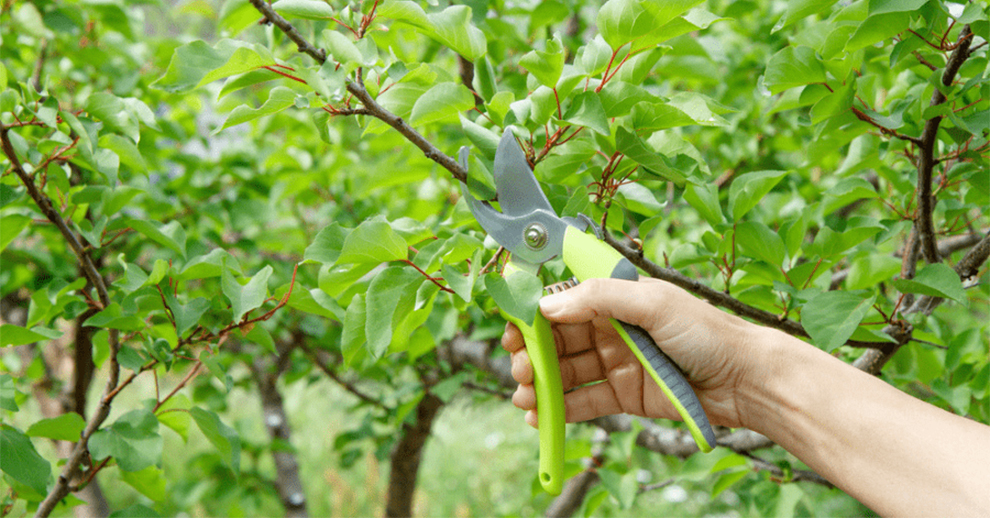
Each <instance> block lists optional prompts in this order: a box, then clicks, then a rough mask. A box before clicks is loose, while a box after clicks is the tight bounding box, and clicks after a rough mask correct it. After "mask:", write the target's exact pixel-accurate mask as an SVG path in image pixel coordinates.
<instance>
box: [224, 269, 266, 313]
mask: <svg viewBox="0 0 990 518" xmlns="http://www.w3.org/2000/svg"><path fill="white" fill-rule="evenodd" d="M272 271H273V269H272V266H271V265H268V266H265V267H264V268H262V269H261V270H259V271H258V273H256V274H255V275H254V277H251V279H250V280H249V281H248V282H247V284H245V285H243V286H242V285H241V283H239V282H237V279H235V278H234V276H233V275H232V274H231V273H230V270H224V272H223V277H222V279H221V283H220V285H221V288H222V289H223V294H224V295H226V296H227V299H229V300H230V306H231V307H230V310H231V311H232V312H233V314H234V315H233V321H234V322H240V321H241V318H242V317H243V316H244V315H245V314H247V312H248V311H251V310H252V309H255V308H258V307H260V306H261V305H262V304H263V303H264V302H265V299H266V298H268V278H269V277H271V275H272Z"/></svg>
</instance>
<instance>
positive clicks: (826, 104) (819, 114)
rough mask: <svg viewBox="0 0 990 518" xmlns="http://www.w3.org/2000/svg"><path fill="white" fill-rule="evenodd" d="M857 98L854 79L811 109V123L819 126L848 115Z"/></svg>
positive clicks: (823, 98)
mask: <svg viewBox="0 0 990 518" xmlns="http://www.w3.org/2000/svg"><path fill="white" fill-rule="evenodd" d="M855 96H856V81H855V79H854V80H851V81H847V82H846V84H844V85H842V86H841V87H839V88H837V89H836V90H835V91H834V92H830V93H829V94H828V95H826V96H825V97H822V98H821V99H820V100H819V101H818V102H816V103H815V105H814V106H812V107H811V123H812V124H818V123H820V122H822V121H824V120H826V119H828V118H830V117H835V116H836V115H842V114H844V113H846V112H847V111H848V110H849V108H850V107H852V103H853V99H854V98H855Z"/></svg>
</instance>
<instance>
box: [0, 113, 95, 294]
mask: <svg viewBox="0 0 990 518" xmlns="http://www.w3.org/2000/svg"><path fill="white" fill-rule="evenodd" d="M9 131H10V129H9V128H6V127H0V145H2V146H3V153H4V154H5V155H7V159H8V160H10V164H11V166H12V167H13V170H14V174H16V175H17V177H18V178H20V179H21V182H23V183H24V186H25V187H26V188H27V192H28V195H30V196H31V199H32V200H34V203H35V204H36V205H37V206H38V209H40V210H41V213H42V214H44V215H45V217H46V218H48V221H51V222H52V224H54V225H55V227H56V228H58V230H59V232H61V233H62V236H63V237H64V238H65V241H66V243H68V244H69V247H70V248H72V251H73V252H74V253H75V254H76V257H77V258H79V264H80V265H81V266H82V269H83V273H84V274H85V276H86V279H88V280H89V282H90V283H92V284H93V287H95V288H96V293H97V295H99V297H100V303H101V304H103V307H107V306H109V305H110V297H109V295H107V287H106V284H105V283H104V282H103V276H102V275H100V272H98V271H97V270H96V266H95V265H93V260H92V258H90V257H89V254H87V253H86V249H85V247H84V246H83V244H82V243H81V242H80V241H79V238H77V237H76V235H75V234H73V233H72V230H71V229H70V228H69V225H68V224H67V223H66V222H65V220H64V219H63V218H62V215H61V214H59V212H58V211H57V210H55V207H54V206H52V202H51V200H50V199H48V196H45V194H44V193H42V192H41V191H39V190H38V186H37V185H35V183H34V178H33V177H32V176H31V175H29V174H28V173H27V171H25V170H24V167H23V166H22V165H21V161H20V159H19V158H17V152H16V151H14V146H13V145H12V144H11V143H10V137H9V136H8V132H9Z"/></svg>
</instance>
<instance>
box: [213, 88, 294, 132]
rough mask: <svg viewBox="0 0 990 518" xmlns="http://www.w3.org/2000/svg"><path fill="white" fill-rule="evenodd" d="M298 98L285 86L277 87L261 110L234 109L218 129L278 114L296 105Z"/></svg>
mask: <svg viewBox="0 0 990 518" xmlns="http://www.w3.org/2000/svg"><path fill="white" fill-rule="evenodd" d="M297 97H299V96H298V95H297V94H296V93H295V92H294V91H292V90H291V89H289V88H287V87H284V86H276V87H275V88H272V90H271V91H270V92H268V100H267V101H265V104H262V105H261V106H260V107H259V108H251V107H250V106H244V105H242V106H238V107H237V108H234V110H233V111H232V112H230V115H228V116H227V120H225V121H223V126H221V127H220V128H219V129H217V131H220V130H224V129H227V128H229V127H231V126H236V125H238V124H242V123H245V122H248V121H252V120H254V119H257V118H258V117H263V116H265V115H271V114H273V113H278V112H280V111H282V110H284V109H286V108H288V107H289V106H292V105H294V104H295V102H296V98H297Z"/></svg>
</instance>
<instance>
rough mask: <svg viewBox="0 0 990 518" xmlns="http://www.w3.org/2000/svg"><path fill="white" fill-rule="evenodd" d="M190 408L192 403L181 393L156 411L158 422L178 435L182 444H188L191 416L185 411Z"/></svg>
mask: <svg viewBox="0 0 990 518" xmlns="http://www.w3.org/2000/svg"><path fill="white" fill-rule="evenodd" d="M190 408H192V402H191V401H189V397H188V396H186V395H185V394H181V393H179V394H176V395H174V396H172V397H171V398H169V400H168V401H166V402H165V404H163V405H162V406H161V407H160V408H159V409H158V415H157V417H158V422H160V423H161V424H163V425H165V426H167V427H169V428H171V429H172V430H173V431H175V433H177V434H179V437H182V442H189V424H190V423H192V416H190V415H189V412H186V410H189V409H190Z"/></svg>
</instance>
